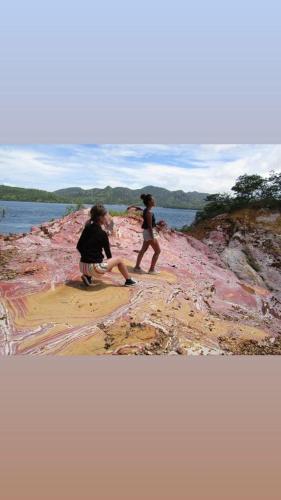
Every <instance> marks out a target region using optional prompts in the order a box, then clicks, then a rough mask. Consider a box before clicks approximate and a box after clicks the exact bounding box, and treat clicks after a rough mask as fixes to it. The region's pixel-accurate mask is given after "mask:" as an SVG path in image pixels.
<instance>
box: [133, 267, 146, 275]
mask: <svg viewBox="0 0 281 500" xmlns="http://www.w3.org/2000/svg"><path fill="white" fill-rule="evenodd" d="M134 273H138V274H145V272H144V270H143V269H141V267H134Z"/></svg>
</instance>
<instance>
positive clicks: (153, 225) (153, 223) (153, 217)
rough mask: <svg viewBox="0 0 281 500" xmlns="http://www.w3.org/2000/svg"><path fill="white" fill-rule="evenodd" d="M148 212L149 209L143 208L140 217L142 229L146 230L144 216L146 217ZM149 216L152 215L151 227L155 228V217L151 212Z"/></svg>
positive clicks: (146, 225)
mask: <svg viewBox="0 0 281 500" xmlns="http://www.w3.org/2000/svg"><path fill="white" fill-rule="evenodd" d="M148 211H149V208H145V209H144V211H143V213H142V216H143V224H142V226H141V227H142V229H148V227H149V226H148V224H147V220H146V215H147V212H148ZM151 215H152V227H155V226H156V220H155V215H154V213H153V212H151Z"/></svg>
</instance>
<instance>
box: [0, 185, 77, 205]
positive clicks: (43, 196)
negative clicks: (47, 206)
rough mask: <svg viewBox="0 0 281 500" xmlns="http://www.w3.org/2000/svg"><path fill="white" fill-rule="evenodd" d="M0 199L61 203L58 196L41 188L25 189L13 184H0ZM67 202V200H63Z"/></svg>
mask: <svg viewBox="0 0 281 500" xmlns="http://www.w3.org/2000/svg"><path fill="white" fill-rule="evenodd" d="M0 200H7V201H37V202H45V203H46V202H48V203H62V202H64V200H62V198H61V197H60V196H57V195H55V194H54V193H49V192H48V191H43V190H41V189H25V188H19V187H13V186H3V185H0ZM65 203H67V202H65Z"/></svg>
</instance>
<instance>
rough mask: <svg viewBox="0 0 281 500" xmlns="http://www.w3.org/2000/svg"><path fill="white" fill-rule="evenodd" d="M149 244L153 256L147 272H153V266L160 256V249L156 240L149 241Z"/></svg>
mask: <svg viewBox="0 0 281 500" xmlns="http://www.w3.org/2000/svg"><path fill="white" fill-rule="evenodd" d="M149 243H150V245H151V246H152V248H153V250H154V254H153V257H152V260H151V264H150V269H149V271H154V269H155V266H156V262H157V260H158V257H159V255H160V253H161V248H160V245H159V242H158V240H156V239H155V240H151V241H150V242H149Z"/></svg>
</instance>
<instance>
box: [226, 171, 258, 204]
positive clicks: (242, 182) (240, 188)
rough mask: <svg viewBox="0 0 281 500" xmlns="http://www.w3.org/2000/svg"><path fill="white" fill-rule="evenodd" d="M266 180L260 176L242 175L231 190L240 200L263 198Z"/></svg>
mask: <svg viewBox="0 0 281 500" xmlns="http://www.w3.org/2000/svg"><path fill="white" fill-rule="evenodd" d="M265 183H266V180H265V179H264V178H263V177H261V176H260V175H247V174H245V175H240V177H238V179H237V181H236V184H235V185H234V186H233V187H232V188H231V190H232V191H234V192H235V193H236V196H237V197H239V198H244V199H247V200H250V199H254V198H255V199H257V198H261V197H262V193H263V190H264V186H265Z"/></svg>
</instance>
